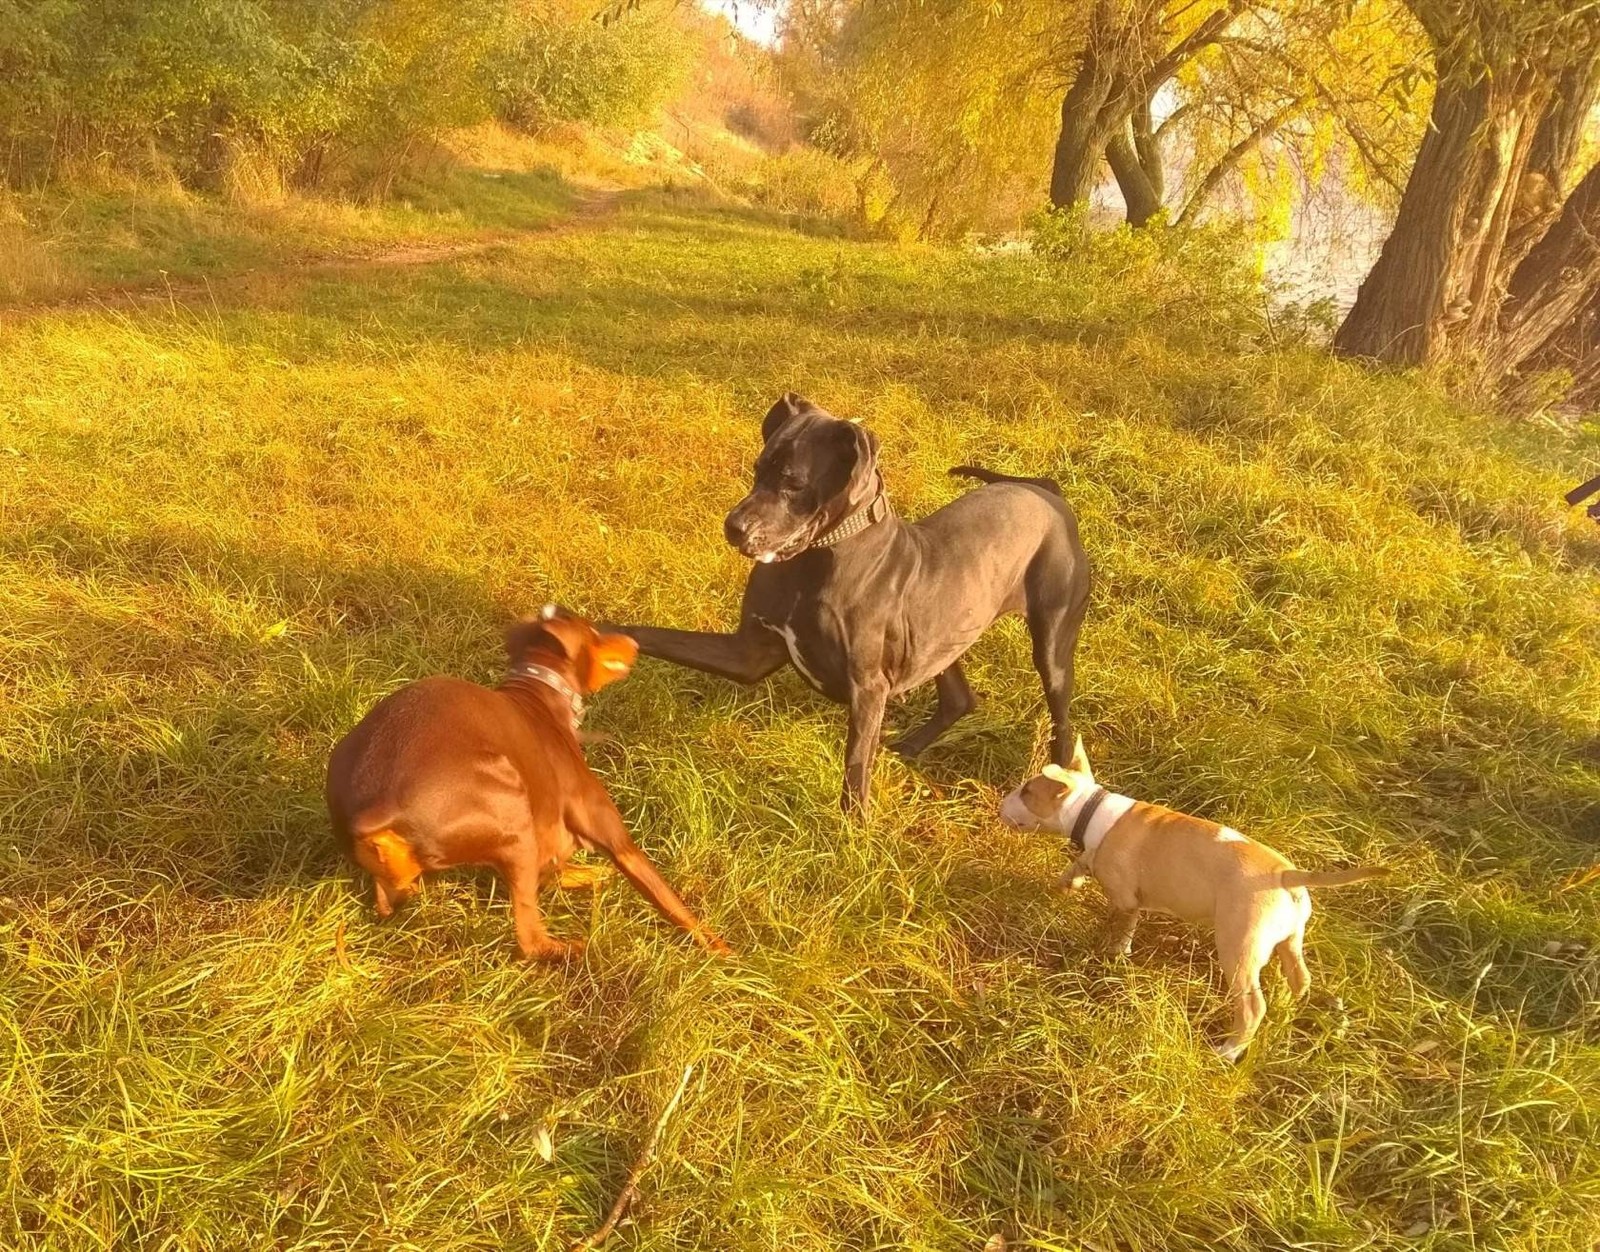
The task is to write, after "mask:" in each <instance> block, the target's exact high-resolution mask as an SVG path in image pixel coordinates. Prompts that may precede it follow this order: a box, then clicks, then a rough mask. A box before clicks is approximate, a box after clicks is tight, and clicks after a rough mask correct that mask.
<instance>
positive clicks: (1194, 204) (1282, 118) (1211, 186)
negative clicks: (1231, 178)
mask: <svg viewBox="0 0 1600 1252" xmlns="http://www.w3.org/2000/svg"><path fill="white" fill-rule="evenodd" d="M1314 94H1315V93H1313V92H1307V93H1305V94H1304V95H1301V96H1298V97H1296V98H1295V99H1293V100H1291V101H1289V103H1287V104H1285V105H1284V106H1283V107H1282V108H1281V109H1279V110H1278V111H1277V112H1276V113H1274V114H1273V115H1272V116H1271V117H1269V118H1267V119H1266V120H1265V121H1263V122H1261V123H1260V124H1259V125H1258V126H1257V127H1256V128H1255V129H1254V130H1252V131H1251V132H1250V133H1249V134H1248V135H1246V136H1245V137H1244V138H1243V139H1241V140H1239V142H1238V143H1236V144H1234V145H1233V147H1231V148H1229V149H1228V150H1227V151H1226V152H1225V153H1223V154H1222V159H1221V160H1220V161H1218V162H1217V163H1216V164H1215V165H1213V166H1212V167H1211V169H1210V170H1209V171H1208V172H1207V174H1206V176H1205V177H1204V178H1202V179H1201V180H1200V185H1199V186H1198V187H1196V188H1195V189H1194V194H1193V195H1191V196H1190V197H1189V200H1188V202H1187V203H1186V204H1185V205H1184V206H1183V212H1182V213H1180V214H1178V221H1177V224H1178V225H1180V226H1184V225H1187V224H1188V223H1189V222H1190V221H1192V220H1193V218H1194V215H1195V214H1196V213H1198V212H1199V211H1200V208H1201V207H1202V206H1203V205H1204V204H1205V202H1206V201H1207V200H1209V199H1210V198H1211V196H1212V194H1213V193H1214V192H1215V191H1216V189H1217V188H1218V187H1219V186H1221V185H1222V180H1223V179H1224V178H1226V177H1227V176H1228V175H1229V174H1231V173H1232V172H1233V171H1234V170H1235V169H1237V168H1238V166H1239V163H1240V162H1241V161H1243V160H1244V159H1245V157H1247V156H1249V155H1250V153H1251V152H1253V151H1254V150H1255V149H1256V148H1258V147H1259V146H1260V145H1261V143H1262V142H1263V141H1264V140H1266V139H1268V138H1270V137H1271V136H1272V135H1273V134H1275V133H1276V132H1277V131H1278V129H1279V128H1280V127H1281V126H1283V124H1284V123H1285V122H1287V121H1288V120H1289V119H1290V118H1291V117H1293V116H1294V115H1295V114H1296V113H1298V112H1299V111H1300V110H1301V109H1303V108H1305V106H1306V105H1307V104H1309V103H1310V102H1311V100H1312V98H1313V96H1314Z"/></svg>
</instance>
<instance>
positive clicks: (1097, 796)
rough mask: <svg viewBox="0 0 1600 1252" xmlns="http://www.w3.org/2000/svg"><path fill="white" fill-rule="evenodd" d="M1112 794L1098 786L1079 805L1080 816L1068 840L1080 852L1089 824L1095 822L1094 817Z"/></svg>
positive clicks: (1075, 819)
mask: <svg viewBox="0 0 1600 1252" xmlns="http://www.w3.org/2000/svg"><path fill="white" fill-rule="evenodd" d="M1110 794H1111V793H1110V792H1109V791H1107V790H1106V789H1105V788H1104V787H1099V786H1097V787H1096V788H1095V789H1094V790H1093V791H1091V792H1090V793H1089V795H1088V797H1087V798H1086V799H1085V800H1084V801H1083V803H1082V804H1080V805H1078V815H1077V816H1076V817H1075V818H1073V819H1072V829H1071V830H1069V831H1067V840H1068V842H1070V843H1071V844H1072V846H1073V847H1074V848H1076V849H1078V851H1079V852H1082V851H1083V837H1084V835H1086V834H1087V833H1088V831H1089V823H1090V822H1091V821H1093V820H1094V815H1095V814H1096V813H1097V812H1098V811H1099V809H1100V806H1101V805H1102V804H1104V803H1105V799H1106V797H1107V796H1108V795H1110Z"/></svg>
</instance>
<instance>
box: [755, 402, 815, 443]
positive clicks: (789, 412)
mask: <svg viewBox="0 0 1600 1252" xmlns="http://www.w3.org/2000/svg"><path fill="white" fill-rule="evenodd" d="M807 404H808V402H807V401H806V400H805V399H804V398H802V397H801V396H797V395H796V394H795V393H794V392H792V391H786V392H784V393H783V395H782V396H781V397H780V398H779V400H778V402H777V403H776V404H774V405H773V406H772V407H771V408H770V409H768V410H767V415H766V417H764V418H762V419H761V440H762V442H763V443H768V442H770V441H771V439H772V437H773V436H774V435H776V434H777V433H778V432H779V431H780V430H782V429H783V428H784V427H785V426H786V425H788V424H789V423H790V422H792V421H793V420H794V419H795V418H797V417H799V416H800V411H801V410H802V409H804V408H806V407H807Z"/></svg>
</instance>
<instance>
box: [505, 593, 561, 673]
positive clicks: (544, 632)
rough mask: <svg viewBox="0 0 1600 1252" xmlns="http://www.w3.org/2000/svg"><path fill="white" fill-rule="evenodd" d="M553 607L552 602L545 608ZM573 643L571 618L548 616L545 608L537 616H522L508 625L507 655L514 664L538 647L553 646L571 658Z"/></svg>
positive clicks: (550, 647)
mask: <svg viewBox="0 0 1600 1252" xmlns="http://www.w3.org/2000/svg"><path fill="white" fill-rule="evenodd" d="M553 608H555V606H554V605H552V604H547V605H545V609H553ZM557 612H559V610H557ZM573 643H574V640H573V639H572V638H571V627H570V625H569V619H567V618H564V617H557V616H554V615H550V616H546V614H545V613H544V611H543V610H541V611H540V613H539V615H538V616H537V617H524V618H520V619H519V620H517V621H515V622H512V623H511V625H509V626H507V627H506V657H507V658H508V659H509V660H510V662H511V664H513V665H515V664H517V663H518V662H519V661H521V660H522V658H523V657H525V656H526V655H527V654H528V653H529V652H530V651H532V650H533V649H534V648H538V647H543V648H547V649H552V648H553V649H554V650H555V651H557V652H560V653H561V654H562V655H564V656H565V657H567V659H568V660H571V659H572V653H573V647H572V645H573Z"/></svg>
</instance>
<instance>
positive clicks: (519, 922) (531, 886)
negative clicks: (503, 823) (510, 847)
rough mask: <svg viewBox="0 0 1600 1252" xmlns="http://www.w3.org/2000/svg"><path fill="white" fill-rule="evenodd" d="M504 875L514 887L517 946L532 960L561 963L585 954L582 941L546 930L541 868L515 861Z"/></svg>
mask: <svg viewBox="0 0 1600 1252" xmlns="http://www.w3.org/2000/svg"><path fill="white" fill-rule="evenodd" d="M502 872H503V873H504V875H505V878H506V882H507V883H508V884H509V886H510V888H511V916H512V918H513V919H514V920H515V921H516V926H517V947H518V948H520V949H521V950H522V955H523V956H525V957H527V958H528V960H530V961H559V960H563V959H564V958H566V957H569V956H577V955H578V954H579V953H580V952H582V951H583V944H582V943H581V942H571V943H568V942H564V941H563V940H560V939H557V938H554V937H553V936H552V935H551V934H550V932H549V931H547V930H546V929H545V928H544V914H542V913H541V912H540V911H539V867H538V866H537V865H529V864H524V863H522V862H516V863H513V864H511V865H507V866H505V867H504V868H503V870H502Z"/></svg>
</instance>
